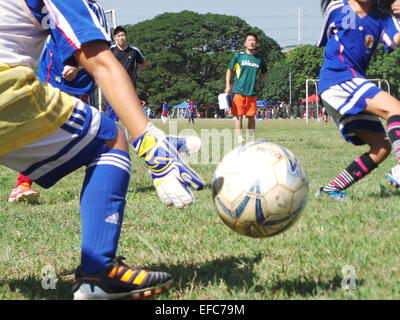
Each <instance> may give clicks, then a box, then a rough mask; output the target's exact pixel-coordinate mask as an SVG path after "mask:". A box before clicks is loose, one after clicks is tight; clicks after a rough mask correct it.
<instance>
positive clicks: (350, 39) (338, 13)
mask: <svg viewBox="0 0 400 320" xmlns="http://www.w3.org/2000/svg"><path fill="white" fill-rule="evenodd" d="M398 32H400V26H399V23H398V22H397V20H396V19H395V18H394V17H392V16H389V15H387V14H385V13H383V12H381V11H379V10H378V9H377V8H373V9H371V10H370V12H369V13H368V14H367V15H366V16H365V17H364V18H360V17H359V16H358V15H357V13H356V12H355V11H354V10H353V9H352V8H351V6H350V5H349V2H348V0H338V1H333V2H332V3H331V4H330V5H329V6H328V8H327V19H326V23H325V26H324V29H323V34H322V36H321V40H320V41H319V46H320V47H322V46H325V53H324V63H323V66H322V68H321V71H320V75H319V93H322V92H323V91H325V90H326V89H328V88H330V87H332V86H334V85H337V84H340V83H342V82H345V81H348V80H351V79H354V78H365V74H366V71H367V68H368V64H369V62H370V59H371V56H372V54H373V52H374V51H375V49H376V47H377V46H378V44H379V42H380V41H381V42H383V43H384V46H385V49H386V51H391V50H393V49H394V48H395V43H394V42H393V37H394V36H395V34H396V33H398Z"/></svg>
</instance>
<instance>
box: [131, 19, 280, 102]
mask: <svg viewBox="0 0 400 320" xmlns="http://www.w3.org/2000/svg"><path fill="white" fill-rule="evenodd" d="M126 30H127V33H128V41H129V42H130V43H132V44H133V45H134V46H137V47H139V48H140V49H141V50H142V51H143V53H144V54H145V55H146V57H147V59H148V61H149V65H148V67H147V68H146V70H145V71H144V72H143V73H142V75H141V76H140V79H139V81H138V91H139V93H140V94H141V97H142V98H144V100H146V101H148V102H149V103H152V104H160V102H161V101H162V100H164V99H167V100H168V101H169V102H170V103H171V104H174V103H180V102H182V100H185V99H188V98H191V99H192V100H193V101H194V102H195V103H196V104H198V105H200V104H212V103H216V100H217V95H218V93H221V92H223V90H224V89H225V80H224V79H225V72H226V69H227V66H228V64H229V61H230V59H231V58H232V56H233V54H234V52H236V51H239V50H242V48H243V41H244V39H243V38H244V35H245V34H246V33H247V32H248V31H253V32H255V33H257V35H258V38H259V41H258V43H259V53H260V54H261V55H262V56H263V57H264V59H265V60H266V62H267V64H273V63H274V62H275V61H277V60H279V59H281V58H282V57H283V55H282V53H281V51H280V47H279V45H278V44H277V43H276V42H275V41H274V40H273V39H271V38H268V37H267V36H266V35H265V34H264V33H263V32H262V31H261V30H260V29H258V28H254V27H251V26H249V25H248V24H247V23H246V22H245V21H244V20H242V19H240V18H238V17H234V16H227V15H219V14H210V13H209V14H198V13H195V12H190V11H182V12H180V13H164V14H161V15H159V16H157V17H155V18H154V19H152V20H147V21H143V22H140V23H138V24H136V25H128V26H126Z"/></svg>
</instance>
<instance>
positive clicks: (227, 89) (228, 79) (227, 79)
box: [225, 69, 233, 94]
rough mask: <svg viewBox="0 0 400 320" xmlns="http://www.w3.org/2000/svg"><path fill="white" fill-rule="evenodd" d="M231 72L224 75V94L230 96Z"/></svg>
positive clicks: (229, 70)
mask: <svg viewBox="0 0 400 320" xmlns="http://www.w3.org/2000/svg"><path fill="white" fill-rule="evenodd" d="M232 74H233V71H232V70H231V69H228V70H226V75H225V93H227V94H230V93H231V91H232V88H231V79H232Z"/></svg>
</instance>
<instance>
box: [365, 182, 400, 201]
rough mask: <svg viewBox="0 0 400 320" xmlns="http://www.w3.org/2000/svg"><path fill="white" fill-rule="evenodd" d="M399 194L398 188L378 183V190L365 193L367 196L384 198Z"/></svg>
mask: <svg viewBox="0 0 400 320" xmlns="http://www.w3.org/2000/svg"><path fill="white" fill-rule="evenodd" d="M399 195H400V189H396V188H394V187H392V186H390V185H387V186H386V185H382V184H381V185H380V188H379V191H376V192H370V193H368V194H367V197H369V198H375V199H385V198H390V197H398V196H399Z"/></svg>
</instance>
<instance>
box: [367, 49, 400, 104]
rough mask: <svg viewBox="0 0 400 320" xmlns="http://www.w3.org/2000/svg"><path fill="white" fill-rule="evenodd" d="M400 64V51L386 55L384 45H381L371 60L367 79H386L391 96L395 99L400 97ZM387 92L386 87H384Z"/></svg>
mask: <svg viewBox="0 0 400 320" xmlns="http://www.w3.org/2000/svg"><path fill="white" fill-rule="evenodd" d="M399 63H400V50H395V51H394V52H392V53H390V54H386V53H385V51H384V48H383V45H382V44H381V45H379V47H378V49H377V50H376V51H375V53H374V55H373V56H372V58H371V62H370V65H369V68H368V70H367V78H369V79H386V80H387V81H388V82H389V83H390V90H391V94H392V95H394V96H395V97H399V96H400V91H399V90H400V72H399V70H398V68H394V67H393V66H398V65H399ZM382 89H384V90H386V89H387V88H386V86H382Z"/></svg>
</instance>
